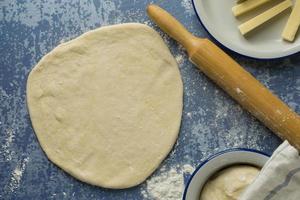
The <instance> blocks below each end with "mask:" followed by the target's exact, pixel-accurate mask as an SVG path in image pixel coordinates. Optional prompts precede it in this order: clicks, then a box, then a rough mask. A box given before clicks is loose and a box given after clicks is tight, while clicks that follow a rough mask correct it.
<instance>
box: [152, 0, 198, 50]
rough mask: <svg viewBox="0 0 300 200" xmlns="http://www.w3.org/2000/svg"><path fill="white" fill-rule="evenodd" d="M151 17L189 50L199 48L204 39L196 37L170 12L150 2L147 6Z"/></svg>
mask: <svg viewBox="0 0 300 200" xmlns="http://www.w3.org/2000/svg"><path fill="white" fill-rule="evenodd" d="M147 13H148V15H149V17H150V18H151V19H152V20H153V21H154V22H155V23H156V24H157V25H158V26H159V27H160V28H161V29H162V30H163V31H164V32H165V33H167V34H168V35H169V36H170V37H171V38H173V39H175V40H176V41H177V42H179V43H180V44H182V45H183V46H184V47H185V48H186V49H187V51H188V53H189V54H190V53H193V52H189V51H190V50H191V51H193V50H195V49H197V46H198V45H199V42H201V40H202V39H200V38H197V37H195V36H194V35H192V34H191V33H190V32H188V31H187V30H186V28H185V27H184V26H183V25H182V24H181V23H180V22H179V21H177V20H176V19H175V18H174V17H173V16H172V15H171V14H170V13H168V12H167V11H165V10H164V9H162V8H160V7H159V6H157V5H154V4H150V5H149V6H148V7H147Z"/></svg>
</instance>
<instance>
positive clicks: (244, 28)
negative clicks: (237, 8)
mask: <svg viewBox="0 0 300 200" xmlns="http://www.w3.org/2000/svg"><path fill="white" fill-rule="evenodd" d="M292 5H293V3H292V2H291V0H285V1H283V2H282V3H280V4H278V5H276V6H274V7H273V8H271V9H269V10H267V11H265V12H264V13H262V14H260V15H258V16H256V17H254V18H252V19H250V20H249V21H247V22H245V23H243V24H241V25H240V26H239V29H240V32H241V33H242V34H243V35H245V34H247V33H249V32H250V31H252V30H253V29H255V28H257V27H259V26H261V25H262V24H264V23H265V22H267V21H269V20H270V19H272V18H273V17H275V16H277V15H279V14H280V13H282V12H283V11H285V10H286V9H288V8H290V7H291V6H292Z"/></svg>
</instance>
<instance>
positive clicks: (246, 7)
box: [232, 0, 272, 17]
mask: <svg viewBox="0 0 300 200" xmlns="http://www.w3.org/2000/svg"><path fill="white" fill-rule="evenodd" d="M269 1H272V0H247V1H245V2H242V3H240V4H238V5H236V6H234V7H233V8H232V12H233V15H234V16H236V17H238V16H240V15H243V14H245V13H247V12H249V11H251V10H254V9H255V8H257V7H259V6H261V5H263V4H265V3H268V2H269Z"/></svg>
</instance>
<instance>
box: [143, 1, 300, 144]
mask: <svg viewBox="0 0 300 200" xmlns="http://www.w3.org/2000/svg"><path fill="white" fill-rule="evenodd" d="M147 12H148V15H149V16H150V18H151V19H152V20H153V21H154V22H155V23H156V24H157V25H158V26H159V27H160V28H161V29H162V30H163V31H164V32H166V33H167V34H168V35H169V36H171V37H172V38H173V39H175V40H176V41H178V42H179V43H180V44H182V45H183V46H184V47H185V48H186V49H187V52H188V55H189V58H190V60H191V61H192V62H193V63H194V64H195V65H196V66H197V67H198V68H199V69H200V70H201V71H202V72H203V73H205V74H206V75H207V76H208V77H209V78H210V79H212V80H213V81H214V82H215V83H216V84H217V85H219V86H220V87H221V88H223V89H224V90H225V91H226V92H227V93H228V94H229V95H230V96H231V97H233V98H234V99H235V100H236V101H237V102H238V103H239V104H240V105H242V107H244V108H245V109H246V110H248V111H249V112H250V113H251V114H252V115H254V116H255V117H256V118H257V119H259V120H260V121H261V122H263V123H264V124H265V125H266V126H267V127H268V128H269V129H271V130H272V131H274V132H275V133H276V134H277V135H278V136H279V137H281V138H282V139H286V140H288V141H289V142H290V144H292V145H293V146H295V147H296V148H297V149H298V150H300V117H299V115H297V114H296V113H295V112H293V111H292V110H291V109H290V108H289V107H288V106H287V105H286V104H285V103H284V102H282V101H281V100H280V99H279V98H277V97H276V96H275V95H273V94H272V93H271V92H270V91H269V90H268V89H267V88H266V87H264V86H263V85H262V84H261V83H260V82H259V81H258V80H256V79H255V78H254V77H253V76H252V75H251V74H250V73H248V72H247V71H246V70H244V69H243V68H242V67H241V66H240V65H239V64H238V63H237V62H235V61H234V60H233V59H232V58H231V57H230V56H229V55H227V54H226V53H225V52H224V51H222V50H221V49H220V48H219V47H217V46H216V45H215V44H214V43H212V42H211V41H210V40H208V39H201V38H198V37H195V36H194V35H192V34H191V33H189V32H188V31H187V30H186V29H185V28H184V27H183V25H182V24H180V23H179V22H178V21H177V20H176V19H175V18H174V17H173V16H171V15H170V14H169V13H168V12H167V11H165V10H163V9H162V8H160V7H158V6H156V5H149V6H148V8H147Z"/></svg>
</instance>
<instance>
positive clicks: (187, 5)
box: [181, 0, 193, 14]
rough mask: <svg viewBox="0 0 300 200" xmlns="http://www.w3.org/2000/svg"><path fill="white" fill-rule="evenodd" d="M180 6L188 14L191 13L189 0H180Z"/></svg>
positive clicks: (191, 8) (191, 7) (191, 6)
mask: <svg viewBox="0 0 300 200" xmlns="http://www.w3.org/2000/svg"><path fill="white" fill-rule="evenodd" d="M181 6H182V7H183V8H184V9H185V12H186V13H188V14H193V5H192V2H191V0H181Z"/></svg>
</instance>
